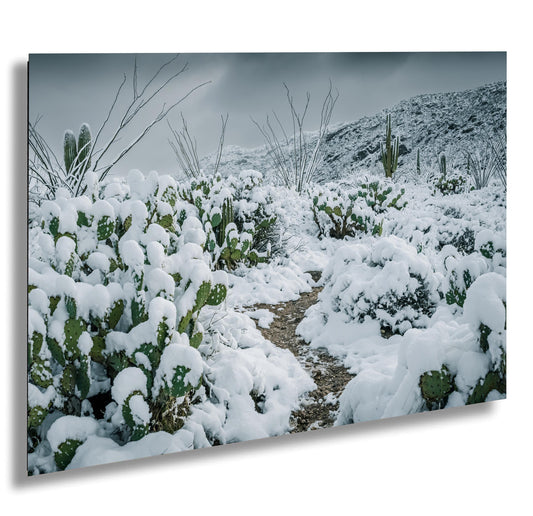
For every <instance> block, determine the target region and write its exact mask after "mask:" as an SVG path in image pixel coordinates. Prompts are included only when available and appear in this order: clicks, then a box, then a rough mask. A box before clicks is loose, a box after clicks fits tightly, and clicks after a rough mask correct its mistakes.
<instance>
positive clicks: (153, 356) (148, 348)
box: [133, 342, 161, 374]
mask: <svg viewBox="0 0 533 516" xmlns="http://www.w3.org/2000/svg"><path fill="white" fill-rule="evenodd" d="M135 353H142V354H143V355H146V356H147V357H148V360H149V361H150V365H151V366H152V368H153V369H157V367H158V366H159V361H160V359H161V350H159V349H158V348H157V347H155V346H154V345H153V344H152V343H151V342H145V343H144V344H141V345H140V346H139V347H138V348H137V349H136V350H135ZM135 353H134V354H133V356H135ZM137 365H138V366H139V367H140V366H141V365H142V364H137ZM145 374H146V371H145Z"/></svg>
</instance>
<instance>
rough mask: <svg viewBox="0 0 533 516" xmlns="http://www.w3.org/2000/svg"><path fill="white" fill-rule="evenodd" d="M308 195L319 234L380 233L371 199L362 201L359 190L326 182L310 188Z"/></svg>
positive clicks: (378, 221)
mask: <svg viewBox="0 0 533 516" xmlns="http://www.w3.org/2000/svg"><path fill="white" fill-rule="evenodd" d="M309 196H310V198H311V200H312V204H311V210H312V212H313V219H314V221H315V223H316V225H317V226H318V230H319V235H320V236H323V237H332V238H338V239H343V238H345V237H354V236H356V235H357V234H359V233H369V234H373V235H381V232H382V229H383V226H382V222H383V221H382V220H379V219H378V218H377V216H376V214H375V212H374V211H373V209H372V206H373V201H372V202H370V203H369V202H368V201H367V202H364V201H363V199H362V198H361V197H363V196H362V195H360V191H359V190H357V189H346V188H339V187H338V185H325V186H320V187H315V188H313V189H312V190H310V191H309Z"/></svg>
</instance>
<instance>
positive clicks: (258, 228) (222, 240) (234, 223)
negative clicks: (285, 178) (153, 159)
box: [179, 171, 277, 270]
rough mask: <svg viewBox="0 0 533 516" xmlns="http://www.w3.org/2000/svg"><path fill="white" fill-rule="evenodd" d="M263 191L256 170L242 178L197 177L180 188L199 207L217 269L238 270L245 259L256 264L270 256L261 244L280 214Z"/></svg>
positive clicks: (206, 243) (246, 261)
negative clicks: (261, 248) (274, 211)
mask: <svg viewBox="0 0 533 516" xmlns="http://www.w3.org/2000/svg"><path fill="white" fill-rule="evenodd" d="M261 194H262V192H261V176H260V174H259V173H258V172H255V171H245V172H243V173H241V175H240V176H239V177H238V178H235V177H229V178H227V179H222V178H221V177H220V176H215V177H212V178H195V179H193V180H191V181H190V182H189V183H187V184H186V185H183V186H182V187H181V188H180V190H179V195H180V197H181V198H182V199H183V200H186V201H187V202H189V203H190V204H192V205H193V206H195V207H196V208H197V210H198V215H199V218H200V220H201V221H202V226H203V230H204V231H205V235H206V241H205V244H204V246H205V249H206V250H208V251H209V253H210V254H211V257H212V265H213V268H214V269H226V270H234V269H235V268H236V267H237V266H238V265H239V264H241V263H242V264H244V265H247V266H254V265H257V264H258V263H261V262H265V261H267V260H268V259H269V257H270V254H269V252H268V250H267V251H262V250H260V247H262V245H263V244H264V240H265V239H268V238H269V237H268V233H269V231H268V230H269V229H270V228H272V227H273V226H274V225H275V224H276V221H277V217H276V215H275V214H274V213H272V211H271V210H270V209H269V207H268V202H267V199H266V198H264V197H262V195H261ZM265 235H266V237H265Z"/></svg>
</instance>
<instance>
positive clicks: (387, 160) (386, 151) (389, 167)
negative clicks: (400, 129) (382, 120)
mask: <svg viewBox="0 0 533 516" xmlns="http://www.w3.org/2000/svg"><path fill="white" fill-rule="evenodd" d="M399 155H400V138H399V137H398V136H397V137H396V139H395V140H394V141H393V139H392V123H391V116H390V115H387V121H386V130H385V145H383V144H381V156H380V159H381V163H382V165H383V169H384V170H385V177H387V178H391V177H392V175H393V174H394V172H396V169H397V168H398V156H399Z"/></svg>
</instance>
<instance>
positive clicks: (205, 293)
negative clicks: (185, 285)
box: [193, 281, 211, 312]
mask: <svg viewBox="0 0 533 516" xmlns="http://www.w3.org/2000/svg"><path fill="white" fill-rule="evenodd" d="M210 292H211V283H210V282H209V281H204V282H203V283H202V284H201V285H200V287H199V288H198V292H197V294H196V300H195V302H194V308H193V311H194V312H197V311H198V310H200V309H201V308H202V307H203V306H204V305H205V304H206V302H207V299H208V298H209V293H210Z"/></svg>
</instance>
